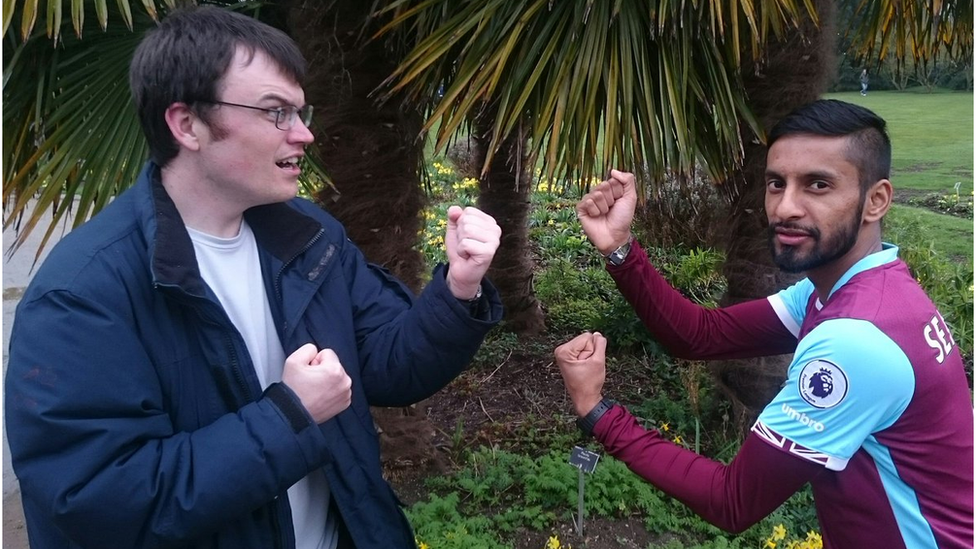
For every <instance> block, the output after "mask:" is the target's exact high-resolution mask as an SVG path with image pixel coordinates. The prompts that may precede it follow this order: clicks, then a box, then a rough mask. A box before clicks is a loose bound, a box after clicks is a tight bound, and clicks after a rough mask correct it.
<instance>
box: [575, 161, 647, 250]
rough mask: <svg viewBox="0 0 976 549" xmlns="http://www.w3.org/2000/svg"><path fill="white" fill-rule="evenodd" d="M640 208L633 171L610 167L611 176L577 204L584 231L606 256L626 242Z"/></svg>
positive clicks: (578, 215) (577, 211)
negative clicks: (638, 207)
mask: <svg viewBox="0 0 976 549" xmlns="http://www.w3.org/2000/svg"><path fill="white" fill-rule="evenodd" d="M636 208H637V188H636V184H635V182H634V174H632V173H627V172H621V171H617V170H610V178H609V179H607V180H606V181H604V182H602V183H600V184H599V185H597V186H596V187H595V188H593V189H592V190H591V191H590V192H588V193H586V194H585V195H583V198H581V199H580V201H579V203H578V204H577V205H576V216H577V217H579V220H580V225H582V226H583V232H584V233H586V236H587V238H589V239H590V242H592V243H593V245H594V246H596V249H597V250H600V253H601V254H603V255H607V254H609V253H610V252H612V251H614V250H616V249H617V248H619V247H620V246H622V245H624V244H626V243H627V239H628V238H630V223H631V221H633V220H634V210H635V209H636Z"/></svg>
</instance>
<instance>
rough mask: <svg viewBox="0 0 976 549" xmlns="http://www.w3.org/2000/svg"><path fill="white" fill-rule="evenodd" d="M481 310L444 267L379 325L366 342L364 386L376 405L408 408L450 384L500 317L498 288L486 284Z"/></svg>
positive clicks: (379, 321) (375, 320)
mask: <svg viewBox="0 0 976 549" xmlns="http://www.w3.org/2000/svg"><path fill="white" fill-rule="evenodd" d="M482 289H483V292H482V297H481V300H482V303H481V307H480V308H481V311H480V312H484V313H486V314H485V315H484V316H483V317H480V318H479V317H478V316H473V315H472V308H471V307H470V306H469V304H467V303H465V302H462V301H460V300H458V299H457V298H455V297H454V296H453V295H452V294H451V292H450V290H449V289H448V288H447V283H446V281H445V279H444V270H443V268H441V269H438V270H436V271H435V272H434V274H433V277H432V279H431V281H430V283H428V285H427V287H426V288H424V291H423V293H422V294H421V295H420V296H418V297H417V298H416V299H415V300H414V301H413V302H412V304H411V306H410V307H409V308H408V309H405V310H403V311H402V313H401V314H400V315H399V316H397V317H395V318H391V319H389V321H387V322H382V321H381V320H377V319H371V320H369V321H368V323H369V324H370V325H373V326H376V329H375V330H372V331H371V332H370V333H369V334H368V336H367V338H366V339H365V340H364V343H363V344H362V345H361V358H362V362H363V384H364V389H365V390H366V393H367V398H368V399H369V402H370V404H371V405H375V406H405V405H409V404H412V403H414V402H418V401H420V400H423V399H424V398H427V397H429V396H430V395H432V394H434V393H435V392H437V391H439V390H440V389H442V388H443V387H444V386H446V385H447V384H448V383H450V382H451V380H453V379H454V378H455V377H457V375H458V374H459V373H460V372H461V371H462V370H463V369H464V368H465V367H466V366H467V365H468V364H469V363H470V361H471V359H472V358H473V357H474V354H475V353H476V352H477V350H478V348H479V347H480V346H481V343H482V341H483V340H484V337H485V335H486V334H487V333H488V330H490V329H491V328H492V327H493V326H494V325H495V324H497V323H498V322H499V321H500V320H501V316H502V306H501V300H500V298H499V295H498V291H497V290H496V289H495V288H494V287H493V286H492V285H491V284H490V283H489V282H488V281H487V280H485V281H483V282H482Z"/></svg>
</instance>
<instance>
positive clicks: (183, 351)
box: [6, 164, 501, 549]
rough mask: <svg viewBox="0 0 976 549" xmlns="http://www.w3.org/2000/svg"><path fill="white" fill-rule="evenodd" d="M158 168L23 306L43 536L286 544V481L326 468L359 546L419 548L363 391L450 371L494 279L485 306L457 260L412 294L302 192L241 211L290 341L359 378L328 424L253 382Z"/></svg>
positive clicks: (112, 541) (426, 386)
mask: <svg viewBox="0 0 976 549" xmlns="http://www.w3.org/2000/svg"><path fill="white" fill-rule="evenodd" d="M158 174H159V172H158V168H157V167H156V166H154V165H153V164H148V165H147V168H146V170H144V171H143V174H142V176H141V177H140V178H139V181H138V182H137V183H136V185H135V186H134V187H133V188H132V189H130V190H128V191H126V192H125V193H123V194H122V195H120V196H119V197H118V198H117V199H116V200H115V201H114V202H113V203H112V204H110V205H109V206H108V207H107V208H106V209H105V210H104V211H103V212H102V213H100V214H99V215H97V216H95V217H94V218H93V219H92V220H91V221H89V222H88V223H86V224H85V225H83V226H82V227H80V228H78V229H77V230H75V231H73V232H71V233H70V234H68V235H67V236H66V237H65V238H64V239H63V240H62V241H61V242H60V243H59V244H58V245H57V246H56V247H55V249H54V250H53V251H52V253H51V255H50V256H49V258H48V259H47V260H46V261H45V262H44V264H43V265H42V266H41V268H40V269H39V271H38V272H37V274H36V276H35V277H34V279H33V281H32V283H31V284H30V286H29V287H28V289H27V291H26V293H25V295H24V296H23V299H22V301H21V303H20V305H19V306H18V308H17V312H16V319H15V322H14V327H13V334H12V336H11V340H10V360H9V365H8V372H7V377H6V427H7V436H8V439H9V442H10V450H11V455H12V458H13V460H12V461H13V467H14V471H15V473H16V474H17V477H18V478H19V480H20V486H21V491H22V497H23V502H24V510H25V514H26V519H27V528H28V535H29V537H30V543H31V547H32V548H33V549H51V548H68V547H72V548H73V547H91V548H98V549H104V548H115V547H119V548H136V547H193V548H224V549H243V548H248V547H254V548H260V549H269V548H276V547H281V548H284V549H289V548H291V547H293V546H294V539H293V538H294V535H293V532H292V528H291V514H290V508H289V504H288V498H287V496H286V490H287V488H288V487H289V486H291V485H292V484H294V483H295V482H296V481H298V480H299V479H301V478H302V477H304V476H305V475H307V474H308V472H309V471H310V470H313V469H315V468H319V467H322V468H324V470H325V473H326V476H327V478H328V480H329V484H330V488H331V490H332V496H333V502H334V504H335V506H336V507H337V508H338V510H339V512H340V516H341V518H342V520H343V522H344V523H345V524H346V527H347V528H348V530H349V532H350V533H351V535H352V538H353V539H354V540H355V542H356V546H357V548H358V549H371V548H377V549H379V548H383V549H391V548H403V547H414V538H413V534H412V532H411V529H410V526H409V524H408V523H407V521H406V518H405V516H404V514H403V512H402V510H401V509H400V507H399V505H398V500H397V498H396V496H395V495H394V493H393V491H392V489H391V488H390V486H389V485H388V484H387V483H386V481H385V480H384V479H383V478H382V476H381V470H380V455H379V444H378V440H377V435H376V432H375V430H374V427H373V420H372V417H371V416H370V413H369V407H370V406H371V405H372V406H405V405H409V404H411V403H414V402H417V401H419V400H422V399H424V398H426V397H428V396H430V395H431V394H433V393H435V392H436V391H438V390H439V389H441V388H442V387H444V386H445V385H446V384H447V383H448V382H450V381H451V380H452V379H453V378H454V377H455V376H456V375H457V374H458V373H459V372H460V371H461V370H462V368H463V367H464V366H465V365H466V364H467V363H468V362H469V360H470V359H471V357H472V356H473V354H474V353H475V351H476V349H477V348H478V346H479V345H480V343H481V341H482V338H483V337H484V334H485V333H486V332H487V331H488V329H489V328H490V327H491V326H492V325H493V324H494V323H496V322H497V321H498V320H499V319H500V317H501V304H500V301H499V299H498V294H497V292H496V291H495V290H494V289H493V288H492V287H491V285H490V284H488V283H487V282H485V283H484V290H485V291H484V297H483V298H482V299H483V300H485V301H484V302H483V303H482V305H483V308H484V309H487V314H486V315H485V316H486V317H487V318H488V320H478V319H476V318H473V317H472V315H471V312H470V308H469V307H468V306H467V305H466V304H464V303H462V302H459V301H458V300H457V299H455V298H454V297H453V296H452V295H451V293H450V291H449V290H448V288H447V284H446V282H445V272H446V268H444V267H440V268H438V269H437V270H436V271H435V272H434V273H433V279H432V281H431V282H430V283H429V284H428V286H427V287H426V288H425V290H424V292H423V293H422V294H421V295H420V296H419V297H414V296H413V295H412V294H411V293H410V291H409V290H407V289H406V288H405V287H404V286H403V285H402V284H401V283H399V282H398V281H397V280H395V279H394V278H392V277H391V276H389V275H388V274H387V273H386V272H385V271H384V270H382V269H380V268H378V267H376V266H375V265H370V264H368V263H367V262H366V261H365V260H364V258H363V255H362V254H361V252H360V251H359V250H358V249H357V248H356V246H355V245H353V244H352V243H351V242H350V241H349V240H348V239H347V238H346V235H345V232H344V230H343V228H342V226H341V225H340V224H339V223H338V222H337V221H336V220H335V219H333V218H332V217H330V216H329V215H328V214H326V213H325V212H323V211H322V210H321V209H319V208H318V207H316V206H315V205H313V204H311V203H310V202H308V201H305V200H301V199H295V200H292V201H290V202H288V203H283V204H273V205H267V206H260V207H256V208H252V209H250V210H248V211H247V212H245V214H244V215H245V218H246V220H247V222H248V224H249V225H250V226H251V228H252V230H253V232H254V235H255V238H256V240H257V243H258V248H259V252H260V260H261V268H262V271H263V273H264V280H265V286H266V291H267V295H268V300H269V301H270V304H271V312H272V315H273V316H274V320H275V325H276V327H277V329H278V335H279V336H280V339H281V342H282V345H283V346H284V351H285V355H286V356H287V355H289V354H291V353H292V352H293V351H294V350H296V349H297V348H298V347H300V346H302V345H303V344H305V343H313V344H315V345H316V347H318V348H331V349H333V350H334V351H335V352H336V354H337V355H338V357H339V359H340V361H341V362H342V364H343V366H344V367H345V369H346V371H347V372H348V374H349V377H350V378H351V379H352V404H351V405H350V407H349V408H348V409H346V410H345V411H343V412H341V413H340V414H339V415H337V416H336V417H334V418H333V419H330V420H328V421H326V422H324V423H322V424H321V425H316V424H315V423H314V422H313V421H312V419H311V417H310V416H309V415H308V412H307V411H306V410H305V408H304V407H303V406H302V405H301V403H300V402H299V401H298V399H297V397H296V396H295V394H294V393H293V392H292V391H291V390H290V389H289V388H288V387H286V386H285V385H283V384H281V383H275V384H272V385H271V386H270V387H269V388H268V389H267V390H265V391H263V392H262V391H261V388H260V385H259V382H258V379H257V376H256V374H255V371H254V368H253V366H252V364H251V359H250V357H249V355H248V352H247V349H246V347H245V344H244V340H243V339H242V338H241V336H240V334H239V333H238V332H237V330H236V329H235V328H234V326H233V325H232V323H231V321H230V319H229V318H228V316H227V314H226V313H225V312H224V310H223V308H222V307H221V306H220V304H219V302H218V300H217V298H216V296H215V294H214V293H213V291H212V290H211V289H210V288H209V287H208V286H207V285H206V283H205V282H204V281H203V280H202V278H201V277H200V273H199V270H198V267H197V263H196V259H195V255H194V252H193V246H192V243H191V241H190V238H189V235H188V234H187V232H186V229H185V227H184V225H183V222H182V219H181V218H180V216H179V213H178V212H177V210H176V208H175V206H174V205H173V202H172V200H171V199H170V198H169V196H168V195H167V194H166V191H165V190H164V189H163V187H162V185H161V184H160V183H159V175H158ZM257 297H258V296H256V298H257ZM334 508H335V507H334Z"/></svg>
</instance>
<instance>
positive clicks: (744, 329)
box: [607, 241, 796, 360]
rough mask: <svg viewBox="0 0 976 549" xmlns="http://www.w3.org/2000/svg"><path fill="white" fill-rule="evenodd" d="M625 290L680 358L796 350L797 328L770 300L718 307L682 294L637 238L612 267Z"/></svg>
mask: <svg viewBox="0 0 976 549" xmlns="http://www.w3.org/2000/svg"><path fill="white" fill-rule="evenodd" d="M607 272H609V273H610V276H611V277H613V279H614V282H615V283H616V284H617V288H618V289H619V290H620V293H621V294H623V296H624V298H625V299H627V302H628V303H630V305H631V306H632V307H633V308H634V311H635V312H636V313H637V316H638V317H639V318H640V319H641V322H643V324H644V326H646V327H647V329H648V330H649V331H650V332H651V335H653V336H654V338H655V339H656V340H657V341H658V342H660V343H661V344H662V345H663V346H664V347H665V348H666V349H667V350H668V352H669V353H671V354H672V355H673V356H676V357H678V358H689V359H696V360H707V359H716V358H721V359H728V358H750V357H757V356H768V355H775V354H783V353H792V352H793V350H794V349H795V348H796V332H791V331H790V330H789V329H788V328H787V327H786V326H785V325H784V323H783V320H782V318H781V317H778V316H777V313H776V312H775V310H774V308H773V307H771V306H770V302H769V300H766V299H754V300H751V301H746V302H743V303H738V304H736V305H732V306H729V307H721V308H717V309H713V308H708V307H703V306H701V305H699V304H697V303H694V302H692V301H690V300H689V299H687V298H686V297H684V296H683V295H681V293H680V292H678V291H677V290H675V289H674V288H673V287H671V285H670V284H669V283H668V281H667V280H665V279H664V277H663V276H661V274H660V273H659V272H657V270H656V269H655V268H654V267H653V265H651V263H650V261H649V260H648V258H647V253H646V252H645V251H644V250H643V248H641V247H640V245H639V243H638V242H637V241H634V244H633V247H632V248H631V250H630V254H629V255H628V256H627V259H626V261H624V263H623V264H622V265H619V266H614V265H608V266H607Z"/></svg>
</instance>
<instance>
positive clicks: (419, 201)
mask: <svg viewBox="0 0 976 549" xmlns="http://www.w3.org/2000/svg"><path fill="white" fill-rule="evenodd" d="M286 9H287V13H288V27H289V31H290V34H291V36H292V37H293V38H294V39H295V41H296V42H297V43H298V45H299V47H300V48H301V50H302V52H303V53H304V55H305V57H306V59H307V60H308V74H307V77H306V82H305V93H306V100H307V101H308V103H310V104H312V105H315V121H314V124H313V126H312V132H313V133H314V134H315V136H316V140H315V145H314V147H315V148H316V149H317V150H316V152H317V153H318V156H319V157H320V158H321V159H323V161H324V165H325V168H326V172H327V173H328V174H329V176H330V177H331V178H332V180H333V183H334V185H335V187H334V188H328V187H327V188H326V189H324V190H323V191H321V192H320V193H319V195H318V196H317V197H316V198H317V199H318V200H319V201H320V203H322V204H323V205H324V207H325V209H327V210H328V211H329V212H330V213H331V214H332V215H334V216H335V217H336V218H337V219H338V220H339V221H341V222H342V224H343V225H344V226H345V228H346V231H347V232H348V234H349V238H350V239H351V240H352V241H353V242H355V243H356V245H357V246H359V248H360V249H361V250H362V251H363V253H364V254H365V255H366V258H367V259H368V260H369V261H371V262H373V263H377V264H379V265H383V266H384V267H386V268H388V269H389V270H390V271H391V272H392V273H393V274H394V275H396V276H397V277H398V278H400V279H401V280H403V281H404V282H405V283H406V284H407V286H409V287H410V288H411V289H412V290H414V291H415V292H416V291H418V290H419V289H420V287H421V281H422V273H423V270H424V268H425V265H424V259H423V256H422V255H421V254H420V252H419V251H417V249H416V247H415V244H416V242H417V240H418V234H419V231H420V230H421V220H420V211H421V209H422V208H423V207H424V205H425V202H426V199H425V197H424V194H423V191H422V188H421V186H420V176H419V173H420V171H419V168H420V166H421V165H422V162H423V146H422V143H421V142H420V141H419V140H418V135H419V134H420V130H421V127H422V124H423V119H422V117H421V113H420V112H419V111H418V110H417V109H414V108H410V107H402V106H401V105H397V104H395V103H393V102H389V103H386V104H383V105H378V104H377V103H376V102H375V101H374V100H373V99H372V98H371V97H370V93H371V92H372V91H373V90H374V89H375V88H376V87H377V86H379V84H380V83H381V82H382V81H383V79H384V78H386V77H387V76H388V75H389V74H390V73H391V72H392V71H393V68H394V67H395V66H396V62H397V61H398V60H397V59H396V58H395V55H393V53H392V51H393V50H391V49H388V48H386V47H385V46H384V44H382V43H380V42H376V41H367V39H368V37H369V36H371V35H372V33H373V32H374V31H375V30H376V29H375V28H371V29H364V24H365V22H366V21H367V19H368V16H369V14H370V2H360V1H358V0H337V1H332V2H321V3H317V2H304V1H300V0H293V1H292V2H289V3H288V4H287V6H286ZM372 413H373V417H374V421H375V422H376V428H377V431H378V432H379V434H380V450H381V455H382V460H383V463H384V466H385V468H386V470H387V472H388V473H392V474H400V472H402V471H405V470H407V471H413V472H418V473H419V472H422V471H423V470H425V469H427V468H428V467H430V466H437V465H438V464H439V461H438V459H437V456H436V453H435V451H434V448H435V446H434V440H433V439H434V429H433V426H432V425H431V423H430V422H429V421H428V420H427V417H426V413H425V406H424V403H418V404H415V405H414V406H411V407H407V408H385V409H379V408H373V409H372Z"/></svg>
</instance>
